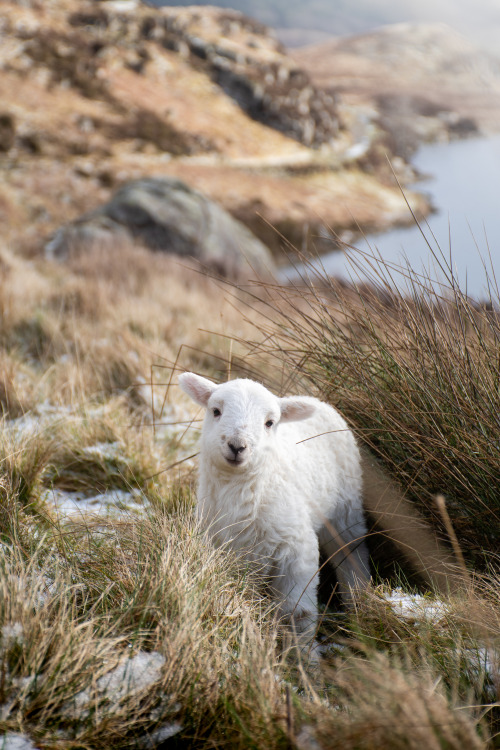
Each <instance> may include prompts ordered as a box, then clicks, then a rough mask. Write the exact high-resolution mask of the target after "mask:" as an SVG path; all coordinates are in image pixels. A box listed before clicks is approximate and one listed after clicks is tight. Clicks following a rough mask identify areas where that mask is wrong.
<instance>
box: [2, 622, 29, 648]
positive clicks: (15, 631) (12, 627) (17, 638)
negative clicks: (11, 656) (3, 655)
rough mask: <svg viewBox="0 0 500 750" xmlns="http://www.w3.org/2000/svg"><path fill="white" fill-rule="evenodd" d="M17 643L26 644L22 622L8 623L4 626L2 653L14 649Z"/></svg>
mask: <svg viewBox="0 0 500 750" xmlns="http://www.w3.org/2000/svg"><path fill="white" fill-rule="evenodd" d="M16 643H24V628H23V626H22V625H21V623H20V622H13V623H6V624H5V625H3V626H2V649H1V650H2V651H6V650H8V649H9V648H12V646H14V644H16Z"/></svg>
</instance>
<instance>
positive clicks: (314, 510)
mask: <svg viewBox="0 0 500 750" xmlns="http://www.w3.org/2000/svg"><path fill="white" fill-rule="evenodd" d="M179 384H180V386H181V388H182V389H183V390H184V391H185V392H186V393H187V394H188V395H189V396H191V398H192V399H193V400H194V401H195V402H196V403H198V404H200V405H201V406H204V407H206V414H205V419H204V422H203V429H202V433H201V449H200V469H199V485H198V496H197V511H198V515H199V517H200V519H201V520H202V522H203V525H204V526H205V527H206V528H207V529H208V530H209V533H210V534H211V536H212V537H213V539H214V541H215V542H216V543H217V544H218V545H228V546H230V547H231V548H232V549H234V550H236V551H237V553H238V555H241V556H243V557H244V558H245V559H246V560H248V561H249V562H250V563H252V565H255V566H257V568H258V569H259V570H260V571H261V572H262V573H263V574H264V575H265V576H266V578H267V579H268V580H269V583H270V586H271V588H272V591H273V593H274V595H275V596H276V598H277V599H278V601H279V608H280V614H281V615H282V616H284V617H286V618H288V619H291V620H292V622H293V624H294V627H295V629H296V630H297V632H298V633H301V634H302V636H301V637H304V635H306V636H307V637H311V636H312V635H314V631H315V628H316V623H317V611H318V609H317V593H316V589H317V585H318V570H319V550H320V548H321V550H322V551H323V553H324V554H326V556H327V557H328V558H329V559H330V562H331V563H332V564H333V565H334V567H335V568H336V573H337V578H338V581H339V585H340V591H341V593H342V595H343V596H344V597H346V598H349V597H350V596H351V593H352V591H353V590H355V589H357V588H359V587H362V586H364V585H365V584H366V582H367V581H368V579H369V565H368V552H367V547H366V544H365V542H364V536H365V534H366V525H365V520H364V516H363V508H362V498H361V484H362V481H361V466H360V455H359V451H358V447H357V445H356V441H355V439H354V436H353V434H352V432H351V430H350V429H349V427H348V426H347V424H346V422H345V421H344V419H343V418H342V417H341V416H340V414H339V413H338V412H337V411H336V410H335V409H333V408H332V407H331V406H329V405H328V404H325V403H322V402H321V401H319V400H318V399H315V398H310V397H288V398H278V397H277V396H274V395H273V394H272V393H271V392H270V391H268V390H267V389H266V388H264V386H262V385H260V384H259V383H256V382H255V381H253V380H233V381H230V382H228V383H223V384H221V385H217V384H215V383H213V382H211V381H210V380H207V379H206V378H202V377H199V376H198V375H195V374H194V373H190V372H187V373H184V374H182V375H181V376H180V377H179Z"/></svg>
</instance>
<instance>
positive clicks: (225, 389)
mask: <svg viewBox="0 0 500 750" xmlns="http://www.w3.org/2000/svg"><path fill="white" fill-rule="evenodd" d="M179 385H180V386H181V388H182V390H183V391H185V393H187V394H188V395H189V396H191V398H192V399H193V400H194V401H196V403H197V404H200V405H201V406H204V407H205V408H206V414H205V420H204V423H203V430H202V452H203V453H204V455H205V456H206V457H209V459H210V460H211V461H212V462H214V463H215V464H216V465H217V466H218V467H219V468H221V469H223V470H227V471H235V470H239V471H240V470H243V469H248V468H249V467H252V466H259V465H260V464H261V462H262V461H263V460H265V456H266V455H268V454H269V452H270V451H271V450H272V449H273V447H274V446H275V445H276V444H277V443H276V441H277V440H279V437H278V429H279V425H280V423H281V422H291V421H296V420H299V419H306V418H307V417H309V416H311V414H312V413H313V412H314V410H315V406H314V403H312V402H311V401H309V400H307V399H303V398H299V397H289V398H278V397H277V396H275V395H274V394H272V393H271V392H270V391H268V390H267V388H264V386H263V385H261V384H260V383H256V382H255V381H254V380H245V379H240V380H232V381H229V382H228V383H222V384H221V385H217V384H216V383H213V382H212V381H211V380H207V379H206V378H202V377H200V376H199V375H195V374H194V373H192V372H185V373H183V374H182V375H180V377H179Z"/></svg>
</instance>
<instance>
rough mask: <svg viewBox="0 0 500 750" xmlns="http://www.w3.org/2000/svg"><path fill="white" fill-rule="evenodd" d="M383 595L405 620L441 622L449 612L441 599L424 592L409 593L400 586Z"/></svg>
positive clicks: (396, 612)
mask: <svg viewBox="0 0 500 750" xmlns="http://www.w3.org/2000/svg"><path fill="white" fill-rule="evenodd" d="M381 596H382V598H383V599H384V600H385V601H386V602H387V603H388V604H389V605H390V607H391V609H392V611H393V612H394V614H396V615H398V616H399V617H402V618H403V620H411V621H413V622H439V620H442V619H443V617H445V616H446V615H447V613H448V608H447V606H446V604H445V603H444V602H442V601H441V600H440V599H431V598H430V597H428V596H422V594H407V593H406V592H404V591H403V589H400V588H397V589H394V590H393V591H391V593H390V594H387V593H382V594H381Z"/></svg>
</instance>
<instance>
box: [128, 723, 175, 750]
mask: <svg viewBox="0 0 500 750" xmlns="http://www.w3.org/2000/svg"><path fill="white" fill-rule="evenodd" d="M181 731H182V724H179V722H178V721H174V722H172V724H165V725H164V726H163V727H160V728H159V729H156V730H155V731H154V732H151V733H150V734H148V735H147V736H146V737H143V738H142V739H140V740H139V741H138V743H137V744H138V745H139V747H141V748H145V749H146V750H148V749H149V748H152V750H154V748H155V747H158V745H159V744H160V743H161V742H165V740H168V739H170V737H174V736H175V735H176V734H179V732H181Z"/></svg>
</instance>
